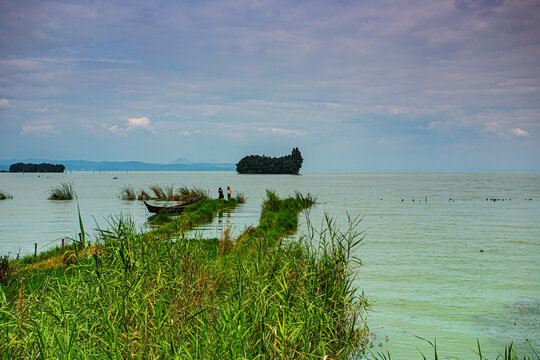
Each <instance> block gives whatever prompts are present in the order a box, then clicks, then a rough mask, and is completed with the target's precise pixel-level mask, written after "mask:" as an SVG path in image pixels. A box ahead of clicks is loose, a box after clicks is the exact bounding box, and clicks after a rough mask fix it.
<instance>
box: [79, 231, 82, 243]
mask: <svg viewBox="0 0 540 360" xmlns="http://www.w3.org/2000/svg"><path fill="white" fill-rule="evenodd" d="M79 241H80V242H81V244H82V234H81V233H79Z"/></svg>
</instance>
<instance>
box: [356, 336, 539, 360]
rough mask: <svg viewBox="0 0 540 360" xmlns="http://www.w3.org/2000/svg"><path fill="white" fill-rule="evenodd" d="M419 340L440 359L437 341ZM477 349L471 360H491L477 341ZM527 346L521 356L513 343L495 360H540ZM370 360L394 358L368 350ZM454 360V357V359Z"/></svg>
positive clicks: (472, 353)
mask: <svg viewBox="0 0 540 360" xmlns="http://www.w3.org/2000/svg"><path fill="white" fill-rule="evenodd" d="M417 338H419V339H421V340H422V341H425V342H427V343H428V344H429V345H430V346H431V348H432V349H433V359H434V360H437V359H439V356H440V355H439V352H438V350H437V341H433V342H431V341H430V340H427V339H424V338H422V337H419V336H417ZM476 344H477V349H478V351H475V352H473V351H471V357H470V358H471V359H473V358H478V359H479V360H489V359H488V358H487V357H486V356H485V355H483V354H482V347H481V346H480V342H479V341H478V340H476ZM527 344H528V345H529V348H528V349H522V352H523V350H525V352H526V353H523V354H521V355H520V354H519V351H518V349H517V348H516V347H515V346H514V344H513V343H510V344H509V345H506V346H505V347H504V350H503V352H500V353H499V354H498V355H497V357H496V358H494V360H539V359H540V357H539V356H538V353H537V352H536V351H535V350H534V349H533V348H532V346H531V344H530V343H529V342H528V341H527ZM420 356H421V358H422V359H423V360H427V359H429V355H425V354H423V353H422V352H420V355H419V357H418V359H420ZM365 358H366V359H369V360H391V359H392V356H391V355H390V353H389V352H388V351H380V350H379V351H374V350H373V349H368V355H367V356H366V357H365ZM452 359H454V357H452Z"/></svg>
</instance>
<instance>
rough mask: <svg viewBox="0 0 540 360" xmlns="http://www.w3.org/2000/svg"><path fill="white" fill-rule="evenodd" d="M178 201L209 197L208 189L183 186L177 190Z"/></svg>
mask: <svg viewBox="0 0 540 360" xmlns="http://www.w3.org/2000/svg"><path fill="white" fill-rule="evenodd" d="M175 195H176V196H177V197H178V198H177V201H183V202H189V201H194V200H197V199H209V198H210V197H209V196H208V190H203V189H201V188H197V187H192V188H188V187H187V186H182V187H180V188H178V189H177V190H176V193H175Z"/></svg>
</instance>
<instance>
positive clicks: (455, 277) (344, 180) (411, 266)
mask: <svg viewBox="0 0 540 360" xmlns="http://www.w3.org/2000/svg"><path fill="white" fill-rule="evenodd" d="M113 177H118V179H117V180H115V179H113ZM60 182H72V183H73V184H74V187H75V190H76V192H77V194H78V198H79V205H80V209H81V213H82V216H83V220H84V224H85V227H86V230H87V231H88V230H89V229H92V228H96V224H99V225H100V226H106V219H107V217H108V216H109V215H119V214H124V215H129V216H131V217H132V218H133V219H134V220H135V222H136V223H137V224H138V225H139V226H141V227H143V228H144V227H146V228H147V227H148V225H145V224H146V219H147V218H148V215H149V214H148V212H147V210H146V208H145V207H144V205H143V204H142V203H141V202H138V201H134V202H133V201H122V200H119V199H118V194H119V193H120V190H121V188H122V186H124V185H132V186H133V187H135V188H139V187H147V186H148V185H152V184H164V185H171V184H174V185H175V186H182V185H187V186H198V187H202V188H207V189H209V190H211V192H212V194H214V193H215V195H216V197H217V189H218V187H219V186H221V187H224V188H226V186H228V185H229V186H231V188H232V190H233V195H234V192H235V191H240V192H242V193H244V194H245V196H246V198H247V202H246V204H244V205H242V206H240V207H239V208H238V209H236V210H234V211H232V212H230V213H229V214H224V215H223V216H221V217H218V218H216V219H215V220H214V221H213V222H212V223H210V224H205V225H203V226H201V227H199V229H198V230H197V231H198V232H202V233H203V235H204V236H219V235H220V234H221V231H222V227H223V225H226V224H230V225H232V226H233V227H234V228H235V229H236V230H235V234H236V235H239V234H240V233H241V232H242V230H243V229H244V228H245V227H247V226H250V225H253V226H256V225H257V223H258V217H259V214H260V205H261V202H262V200H263V198H264V195H265V189H273V190H275V191H276V192H277V193H278V194H279V195H282V196H285V195H288V194H294V192H295V191H300V192H302V193H304V194H305V193H308V192H309V193H312V194H315V195H316V196H317V198H318V201H319V204H318V205H317V206H315V207H314V208H313V209H312V210H311V211H310V219H311V222H312V223H313V224H315V225H320V224H321V222H322V219H323V216H324V213H325V212H326V213H328V214H330V215H331V216H333V217H335V218H336V221H337V223H338V224H341V225H343V224H345V222H346V213H347V212H350V213H353V214H361V215H362V216H363V221H362V222H361V224H360V229H359V230H365V234H366V238H365V240H364V244H363V245H362V246H361V247H360V248H359V249H358V254H357V255H358V256H359V257H360V258H361V259H362V260H363V263H364V266H363V267H361V268H360V269H359V270H358V280H357V282H358V286H359V287H360V288H361V289H362V290H363V291H364V293H365V294H366V296H367V297H368V299H369V300H370V301H371V302H372V303H373V310H372V311H371V312H370V314H369V322H368V323H369V326H370V328H371V330H372V331H373V332H374V333H375V334H376V335H377V340H378V341H379V342H384V339H385V337H388V339H389V341H388V344H387V345H386V346H387V348H388V349H389V350H390V352H391V354H392V357H393V358H395V359H420V358H421V356H420V353H419V351H422V352H424V353H425V354H426V355H427V354H428V353H430V352H429V345H427V344H426V343H425V342H423V341H422V340H420V339H418V338H416V337H415V335H417V336H421V337H424V338H426V339H429V340H433V339H435V338H436V339H437V348H438V350H439V356H440V358H441V359H444V358H450V357H449V356H455V357H458V358H460V359H470V358H475V354H474V352H473V351H474V350H475V349H476V339H477V338H478V339H479V340H480V343H481V344H482V346H483V348H482V351H483V353H485V354H487V355H488V356H490V358H494V356H493V355H494V354H496V353H497V352H498V351H502V349H503V346H504V344H505V343H508V342H510V341H514V343H517V344H523V343H524V341H525V339H528V340H529V341H530V342H531V344H533V346H534V347H535V348H536V349H537V351H538V349H540V271H539V270H540V173H305V174H303V175H301V176H288V175H238V174H235V173H229V172H163V173H160V172H130V173H125V172H123V173H121V172H106V173H103V172H102V173H98V172H95V173H92V172H73V173H67V174H39V176H38V174H9V173H0V189H4V190H7V191H8V192H10V193H11V194H13V195H14V199H12V200H6V201H0V254H8V253H9V254H11V256H14V255H16V254H17V253H18V252H20V253H21V254H22V255H24V254H30V253H32V252H33V251H34V243H36V242H37V243H38V250H40V251H41V250H43V249H46V248H48V247H50V246H54V245H57V244H59V241H60V239H61V238H62V237H74V236H76V234H77V233H78V232H79V226H78V214H77V203H76V202H75V201H69V202H63V201H49V200H47V199H46V198H47V192H48V190H49V189H50V188H51V187H52V186H55V185H58V184H59V183H60ZM486 198H497V199H508V200H504V201H496V202H494V201H486ZM413 200H414V201H413ZM300 221H301V223H302V225H301V227H300V233H305V232H306V227H305V226H306V225H305V224H306V221H305V219H304V216H301V217H300ZM441 355H442V356H441ZM476 358H477V357H476Z"/></svg>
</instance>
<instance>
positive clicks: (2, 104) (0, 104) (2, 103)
mask: <svg viewBox="0 0 540 360" xmlns="http://www.w3.org/2000/svg"><path fill="white" fill-rule="evenodd" d="M10 106H11V103H10V102H9V100H8V99H0V109H1V108H8V107H10Z"/></svg>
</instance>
